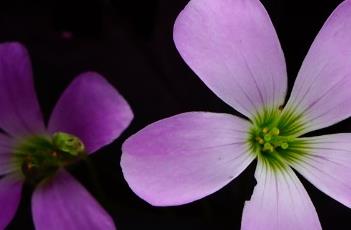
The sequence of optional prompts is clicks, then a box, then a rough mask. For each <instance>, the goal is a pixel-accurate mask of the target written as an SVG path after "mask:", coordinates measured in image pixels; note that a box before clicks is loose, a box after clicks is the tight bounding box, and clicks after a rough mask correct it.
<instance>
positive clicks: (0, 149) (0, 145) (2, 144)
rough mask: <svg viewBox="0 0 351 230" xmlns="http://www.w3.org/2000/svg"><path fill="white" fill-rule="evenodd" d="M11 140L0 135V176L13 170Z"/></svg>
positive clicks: (12, 141) (12, 142)
mask: <svg viewBox="0 0 351 230" xmlns="http://www.w3.org/2000/svg"><path fill="white" fill-rule="evenodd" d="M13 144H14V140H13V138H11V137H9V136H7V135H5V134H2V133H0V175H4V174H7V173H10V172H13V171H14V170H15V167H14V165H13V162H12V160H13V156H12V154H13Z"/></svg>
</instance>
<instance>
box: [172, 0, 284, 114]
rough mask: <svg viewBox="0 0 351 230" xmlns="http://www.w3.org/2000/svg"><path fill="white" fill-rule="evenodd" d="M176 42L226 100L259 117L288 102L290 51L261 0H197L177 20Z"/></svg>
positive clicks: (186, 56) (186, 58)
mask: <svg viewBox="0 0 351 230" xmlns="http://www.w3.org/2000/svg"><path fill="white" fill-rule="evenodd" d="M174 41H175V44H176V47H177V49H178V51H179V53H180V54H181V56H182V57H183V59H184V60H185V62H186V63H187V64H188V65H189V66H190V68H191V69H192V70H193V71H194V72H195V73H196V74H197V75H198V76H199V77H200V78H201V80H202V81H204V83H205V84H206V85H207V86H208V87H209V88H210V89H211V90H212V91H213V92H214V93H216V94H217V96H218V97H220V98H221V99H222V100H223V101H225V102H226V103H228V104H229V105H231V106H232V107H234V108H235V109H236V110H238V111H239V112H241V113H242V114H244V115H246V116H247V117H253V116H255V115H257V112H262V109H263V108H266V109H267V108H274V109H276V108H278V106H280V105H282V104H283V102H284V98H285V94H286V87H287V77H286V67H285V61H284V55H283V52H282V49H281V47H280V43H279V40H278V37H277V35H276V32H275V30H274V27H273V25H272V22H271V20H270V18H269V15H268V14H267V12H266V10H265V9H264V7H263V6H262V4H261V3H260V2H259V1H258V0H248V1H243V0H235V1H233V0H192V1H190V2H189V4H188V5H187V6H186V7H185V9H184V10H183V11H182V12H181V13H180V14H179V16H178V18H177V21H176V23H175V25H174Z"/></svg>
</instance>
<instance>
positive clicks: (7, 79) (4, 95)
mask: <svg viewBox="0 0 351 230" xmlns="http://www.w3.org/2000/svg"><path fill="white" fill-rule="evenodd" d="M0 110H1V111H0V128H1V129H3V130H5V131H6V132H8V133H9V134H11V135H13V136H22V135H28V134H31V133H38V132H39V133H40V132H44V130H45V129H44V128H45V127H44V122H43V119H42V115H41V111H40V107H39V104H38V101H37V97H36V94H35V89H34V84H33V79H32V67H31V62H30V59H29V56H28V53H27V50H26V49H25V48H24V47H23V46H22V45H21V44H19V43H3V44H0Z"/></svg>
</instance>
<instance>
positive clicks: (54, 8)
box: [0, 0, 351, 230]
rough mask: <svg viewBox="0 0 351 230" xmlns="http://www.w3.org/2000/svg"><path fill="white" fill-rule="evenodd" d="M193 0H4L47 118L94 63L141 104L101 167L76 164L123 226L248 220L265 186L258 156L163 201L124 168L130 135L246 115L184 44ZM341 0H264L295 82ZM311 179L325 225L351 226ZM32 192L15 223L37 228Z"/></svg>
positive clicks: (3, 26)
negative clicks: (225, 98)
mask: <svg viewBox="0 0 351 230" xmlns="http://www.w3.org/2000/svg"><path fill="white" fill-rule="evenodd" d="M187 2H188V1H187V0H147V1H133V0H125V1H123V0H56V1H52V0H40V1H39V0H38V1H28V0H11V1H7V2H6V1H1V3H0V41H1V42H2V41H20V42H22V43H24V44H25V45H26V46H27V47H28V49H29V52H30V55H31V58H32V62H33V71H34V76H35V84H36V88H37V92H38V94H39V100H40V104H41V106H42V109H43V112H44V114H45V117H46V119H47V118H48V117H49V115H50V112H51V110H52V108H53V106H54V105H55V103H56V101H57V99H58V97H59V95H60V94H61V92H62V91H63V90H64V89H65V87H66V86H67V85H68V84H69V83H70V81H71V80H72V79H73V78H74V77H75V76H76V75H77V74H79V73H81V72H83V71H87V70H95V71H98V72H99V73H101V74H102V75H104V76H105V77H106V78H107V79H108V80H109V81H110V82H111V83H112V84H113V85H114V86H115V87H116V88H117V89H118V90H119V91H120V92H121V94H122V95H123V96H124V97H125V98H126V100H127V101H128V102H129V104H130V105H131V107H132V109H133V111H134V114H135V119H134V121H133V123H132V124H131V126H130V127H129V128H128V130H126V132H124V134H123V135H122V136H121V137H120V138H119V139H118V140H116V142H115V143H114V144H112V145H110V146H107V147H106V148H103V149H102V150H101V151H99V152H98V153H96V154H94V155H93V156H91V158H90V163H91V165H92V167H93V169H91V168H90V167H88V166H87V165H88V164H87V163H85V162H82V163H79V164H77V165H74V166H73V167H71V168H70V171H71V172H72V173H73V174H74V175H75V176H76V178H78V179H79V180H80V181H81V183H83V184H84V185H85V187H86V188H87V189H88V190H89V191H90V192H91V193H92V194H93V195H94V196H95V197H96V199H97V200H98V201H99V202H100V203H101V204H102V205H103V206H104V208H105V209H106V210H108V212H109V213H110V214H111V216H112V217H113V218H114V220H115V222H116V224H117V227H118V229H119V230H124V229H126V230H128V229H129V230H135V229H154V230H158V229H162V230H163V229H170V230H171V229H183V230H187V229H189V230H190V229H191V230H194V229H195V230H196V229H223V230H225V229H228V230H229V229H231V230H233V229H240V221H241V214H242V209H243V205H244V202H245V200H246V199H249V198H250V196H251V193H252V190H253V188H254V185H255V180H254V176H253V174H254V169H255V164H252V165H251V166H250V167H249V168H248V169H247V170H245V171H244V173H242V174H241V175H240V176H239V177H238V178H237V179H235V180H234V181H233V182H232V183H230V184H229V185H227V186H226V187H224V188H223V189H221V190H220V191H218V192H216V193H214V194H212V195H210V196H208V197H206V198H204V199H202V200H199V201H196V202H194V203H191V204H188V205H183V206H179V207H169V208H157V207H152V206H151V205H149V204H147V203H146V202H144V201H143V200H141V199H139V198H138V197H137V196H136V195H134V193H133V192H132V191H131V190H130V189H129V188H128V186H127V184H126V182H125V181H124V179H123V176H122V174H121V169H120V166H119V160H120V155H121V151H120V148H121V144H122V143H123V141H124V140H125V139H126V138H127V137H128V136H129V135H131V134H133V133H135V132H136V131H138V130H139V129H141V128H143V127H144V126H145V125H147V124H149V123H151V122H154V121H157V120H159V119H161V118H165V117H168V116H171V115H175V114H178V113H181V112H186V111H213V112H228V113H233V114H237V115H238V113H236V112H235V111H234V110H233V109H231V108H230V107H229V106H227V105H226V104H225V103H224V102H222V101H221V100H220V99H219V98H217V97H216V96H215V95H214V94H213V93H212V92H211V91H210V90H209V89H208V88H207V87H206V86H205V85H204V84H203V83H202V82H201V81H200V80H199V78H197V77H196V75H195V74H194V73H193V72H192V71H191V70H190V69H189V68H188V67H187V66H186V64H185V63H184V62H183V61H182V59H181V57H180V56H179V54H178V53H177V51H176V49H175V46H174V44H173V39H172V29H173V23H174V21H175V18H176V16H177V14H178V13H179V12H180V11H181V10H182V8H183V7H184V6H185V5H186V4H187ZM307 2H308V5H307ZM340 2H341V1H340V0H334V1H332V0H309V1H304V2H302V1H301V2H300V1H286V0H284V1H283V0H265V1H263V4H264V5H265V6H266V8H267V11H268V12H269V14H270V16H271V18H272V20H273V23H274V25H275V27H276V30H277V32H278V35H279V38H280V41H281V43H282V47H283V50H284V52H285V57H286V61H287V68H288V74H289V90H291V87H292V84H293V82H294V79H295V76H296V74H297V71H298V69H299V67H300V65H301V63H302V61H303V58H304V56H305V54H306V53H307V51H308V48H309V46H310V44H311V43H312V41H313V39H314V37H315V35H316V34H317V32H318V31H319V29H320V28H321V26H322V25H323V23H324V21H325V20H326V19H327V17H328V16H329V15H330V13H331V12H332V11H333V10H334V9H335V7H336V6H337V5H338V3H340ZM350 16H351V15H350ZM67 34H69V35H70V36H67ZM350 68H351V66H350ZM348 131H349V132H350V131H351V123H350V120H347V121H343V122H341V123H339V124H338V125H335V126H333V127H330V128H327V129H324V130H321V131H318V132H314V134H324V133H335V132H348ZM311 135H312V134H311ZM93 175H95V176H93ZM94 178H95V179H94ZM301 179H302V178H301ZM302 182H303V184H304V185H305V187H306V189H307V191H308V193H309V194H310V196H311V199H312V201H313V203H314V205H315V207H316V209H317V212H318V215H319V218H320V221H321V223H322V227H323V228H324V229H333V230H334V229H349V227H350V223H351V219H350V218H351V212H350V210H349V209H348V208H346V207H345V206H343V205H342V204H340V203H338V202H337V201H334V200H333V199H332V198H330V197H328V196H327V195H324V194H323V193H322V192H320V191H318V190H317V189H316V188H314V187H313V186H312V185H311V184H309V182H307V181H306V180H304V179H302ZM30 196H31V188H29V187H26V188H25V190H24V195H23V199H22V202H21V207H20V208H19V210H18V212H17V215H16V217H15V219H14V221H13V222H12V224H11V225H10V226H9V229H33V223H32V220H31V214H30ZM53 208H55V207H53ZM57 218H60V217H59V216H58V217H57Z"/></svg>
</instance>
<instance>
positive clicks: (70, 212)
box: [32, 170, 115, 230]
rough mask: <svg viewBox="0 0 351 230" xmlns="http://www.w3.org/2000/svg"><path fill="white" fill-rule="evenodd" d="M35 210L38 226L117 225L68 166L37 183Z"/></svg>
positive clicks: (107, 229)
mask: <svg viewBox="0 0 351 230" xmlns="http://www.w3.org/2000/svg"><path fill="white" fill-rule="evenodd" d="M32 212H33V219H34V225H35V229H37V230H46V229H51V230H61V229H65V230H76V229H84V230H85V229H86V230H93V229H104V230H110V229H115V226H114V223H113V220H112V219H111V217H110V216H109V215H108V214H107V212H106V211H105V210H104V209H103V208H102V207H101V206H100V205H99V204H98V202H97V201H96V200H95V199H94V198H93V197H92V196H91V195H90V194H89V192H88V191H87V190H86V189H85V188H84V187H83V186H82V185H81V184H79V182H77V181H76V180H75V179H74V178H73V177H72V176H71V175H69V173H67V172H66V171H64V170H62V171H60V172H59V173H58V174H57V175H56V176H55V177H54V178H53V179H52V180H51V181H50V182H47V183H43V184H41V185H40V186H38V187H37V189H36V190H35V192H34V194H33V197H32Z"/></svg>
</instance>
